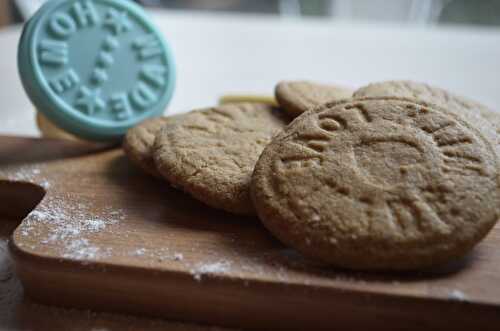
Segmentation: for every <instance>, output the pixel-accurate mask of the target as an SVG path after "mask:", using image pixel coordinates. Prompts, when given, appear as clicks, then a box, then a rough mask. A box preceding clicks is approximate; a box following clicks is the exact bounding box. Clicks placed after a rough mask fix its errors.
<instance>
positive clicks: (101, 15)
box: [18, 0, 175, 141]
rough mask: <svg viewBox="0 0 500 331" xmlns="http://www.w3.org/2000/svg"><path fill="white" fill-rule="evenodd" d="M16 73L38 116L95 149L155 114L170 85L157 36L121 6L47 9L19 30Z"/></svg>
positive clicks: (106, 0) (129, 6)
mask: <svg viewBox="0 0 500 331" xmlns="http://www.w3.org/2000/svg"><path fill="white" fill-rule="evenodd" d="M18 66H19V73H20V76H21V80H22V82H23V85H24V88H25V90H26V92H27V94H28V95H29V97H30V99H31V101H32V102H33V104H34V105H35V106H36V107H37V109H38V110H39V111H41V112H43V114H44V115H46V116H47V117H48V118H49V119H50V120H51V121H53V122H54V123H55V124H57V125H58V126H60V127H61V128H63V129H65V130H67V131H69V132H71V133H73V134H75V135H77V136H80V137H82V138H85V139H90V140H97V141H105V140H116V139H119V138H121V137H122V136H123V135H124V134H125V133H126V131H127V129H128V128H130V127H132V126H134V125H135V124H137V123H139V122H141V121H143V120H144V119H146V118H148V117H153V116H158V115H160V114H162V113H163V111H164V109H165V107H166V105H167V104H168V102H169V101H170V99H171V97H172V93H173V89H174V81H175V71H174V70H175V68H174V63H173V57H172V55H171V51H170V49H169V47H168V45H167V43H166V42H165V40H164V39H163V37H162V35H161V34H160V32H159V31H158V30H157V29H156V28H155V27H154V25H153V24H152V23H151V22H150V20H149V19H148V17H147V16H146V14H145V13H144V11H143V10H142V9H141V8H140V7H139V6H137V5H135V4H134V3H132V2H131V1H124V0H52V1H49V2H47V3H46V4H45V5H44V6H43V7H42V8H41V9H40V10H39V11H38V12H37V14H35V16H33V18H32V19H31V20H30V21H29V22H28V23H27V24H26V25H25V27H24V31H23V35H22V37H21V41H20V44H19V52H18Z"/></svg>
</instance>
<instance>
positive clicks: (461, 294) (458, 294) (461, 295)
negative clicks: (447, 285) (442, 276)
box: [448, 290, 467, 301]
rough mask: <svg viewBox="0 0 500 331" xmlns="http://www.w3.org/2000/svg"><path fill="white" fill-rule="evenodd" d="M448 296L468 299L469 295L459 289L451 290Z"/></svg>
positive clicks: (461, 299) (453, 298) (459, 299)
mask: <svg viewBox="0 0 500 331" xmlns="http://www.w3.org/2000/svg"><path fill="white" fill-rule="evenodd" d="M448 298H449V299H450V300H457V301H467V295H466V294H465V293H464V292H462V291H459V290H453V291H451V292H450V294H449V295H448Z"/></svg>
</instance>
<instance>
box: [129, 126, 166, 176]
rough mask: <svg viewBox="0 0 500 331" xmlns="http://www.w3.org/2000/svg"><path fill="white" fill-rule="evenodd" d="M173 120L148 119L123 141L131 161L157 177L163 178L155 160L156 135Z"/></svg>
mask: <svg viewBox="0 0 500 331" xmlns="http://www.w3.org/2000/svg"><path fill="white" fill-rule="evenodd" d="M172 118H174V117H157V118H151V119H147V120H145V121H144V122H142V123H140V124H138V125H137V126H135V127H133V128H131V129H130V130H128V132H127V134H126V135H125V139H124V140H123V150H124V151H125V154H127V157H128V158H129V160H131V161H132V162H133V163H135V164H136V165H138V166H139V167H140V168H141V169H142V170H144V171H145V172H147V173H148V174H150V175H153V176H155V177H159V178H161V175H160V173H159V172H158V170H157V169H156V165H155V162H154V159H153V145H154V142H155V138H156V134H157V133H158V132H159V131H160V129H161V128H162V127H163V126H164V125H165V124H167V123H169V122H172V121H173V120H172Z"/></svg>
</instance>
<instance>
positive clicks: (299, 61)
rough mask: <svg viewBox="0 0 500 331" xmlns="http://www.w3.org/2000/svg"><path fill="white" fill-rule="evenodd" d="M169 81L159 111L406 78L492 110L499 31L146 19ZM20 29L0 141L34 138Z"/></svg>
mask: <svg viewBox="0 0 500 331" xmlns="http://www.w3.org/2000/svg"><path fill="white" fill-rule="evenodd" d="M153 17H154V19H155V20H156V22H157V24H158V25H159V26H160V28H161V30H162V31H163V32H164V33H165V36H166V38H167V39H168V40H169V42H170V43H171V45H172V47H173V49H174V54H175V56H176V60H177V71H178V81H177V89H176V92H175V95H174V99H173V101H172V103H171V105H170V107H169V113H177V112H182V111H187V110H190V109H192V108H196V107H204V106H210V105H213V104H215V103H216V101H217V99H218V97H219V96H220V95H222V94H224V93H228V92H252V93H265V94H272V91H273V87H274V85H275V83H276V82H277V81H279V80H283V79H311V80H318V81H323V82H334V83H340V84H345V85H350V86H353V87H356V86H360V85H362V84H366V83H369V82H373V81H379V80H386V79H412V80H417V81H424V82H428V83H430V84H434V85H437V86H441V87H445V88H448V89H450V90H451V91H454V92H456V93H460V94H463V95H466V96H469V97H471V98H474V99H477V100H478V101H481V102H483V103H485V104H486V105H489V106H490V107H492V108H497V109H498V110H500V88H499V85H500V84H499V83H500V75H499V74H500V29H477V28H476V29H465V28H458V27H448V28H442V27H441V28H435V27H433V28H425V27H418V26H405V25H385V26H381V25H370V24H363V25H362V24H356V25H353V24H349V23H342V22H332V21H327V20H324V21H323V20H300V21H299V20H289V19H288V20H287V19H279V18H276V17H253V16H230V15H220V14H219V15H217V16H215V15H207V14H193V13H183V12H176V13H166V12H156V13H154V15H153ZM19 35H20V29H11V30H4V31H2V32H0V100H1V107H2V108H1V110H0V134H19V135H37V134H38V133H37V130H36V127H35V124H34V119H33V114H34V113H33V107H32V106H31V105H30V103H29V100H28V99H27V97H26V96H25V94H24V91H23V90H22V87H21V84H20V81H19V79H18V76H17V69H16V61H15V57H16V48H17V41H18V38H19Z"/></svg>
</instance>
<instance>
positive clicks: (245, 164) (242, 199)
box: [155, 103, 288, 214]
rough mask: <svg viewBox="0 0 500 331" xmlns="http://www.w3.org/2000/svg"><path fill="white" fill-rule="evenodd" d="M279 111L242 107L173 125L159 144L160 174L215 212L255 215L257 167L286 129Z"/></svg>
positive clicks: (199, 115)
mask: <svg viewBox="0 0 500 331" xmlns="http://www.w3.org/2000/svg"><path fill="white" fill-rule="evenodd" d="M283 115H284V114H282V112H281V111H280V110H279V109H276V108H273V107H271V106H269V105H265V104H258V103H238V104H229V105H224V106H218V107H214V108H208V109H204V110H198V111H193V112H191V113H187V114H185V115H181V116H179V117H178V119H177V120H176V122H175V123H174V124H168V125H167V126H165V128H164V129H163V130H161V132H160V134H158V136H157V138H156V142H155V161H156V166H157V168H158V170H159V171H160V173H161V174H162V175H163V176H164V177H165V178H166V179H167V180H168V181H169V182H170V183H171V184H172V185H173V186H176V187H179V188H181V189H183V190H184V191H186V192H188V193H190V194H191V195H192V196H193V197H195V198H196V199H198V200H200V201H202V202H204V203H206V204H207V205H209V206H212V207H214V208H218V209H223V210H226V211H229V212H233V213H237V214H254V213H255V211H254V208H253V205H252V203H251V200H250V194H249V186H250V179H251V176H252V172H253V168H254V166H255V163H256V162H257V159H258V158H259V155H260V153H261V152H262V150H263V149H264V147H265V146H266V145H267V144H268V143H269V141H270V140H271V138H272V137H273V136H274V135H275V134H276V133H277V132H279V131H280V130H282V129H283V128H284V127H285V125H286V124H287V122H288V121H287V119H286V117H285V116H283Z"/></svg>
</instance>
